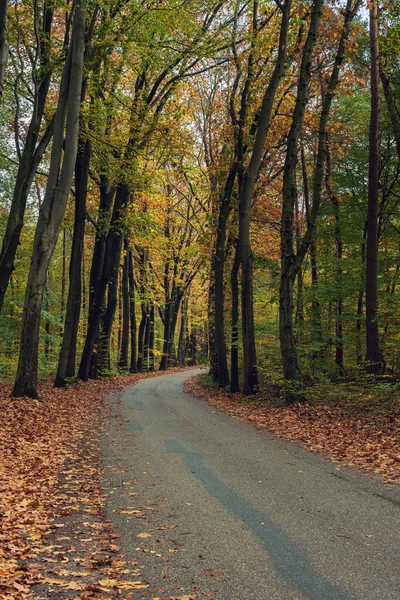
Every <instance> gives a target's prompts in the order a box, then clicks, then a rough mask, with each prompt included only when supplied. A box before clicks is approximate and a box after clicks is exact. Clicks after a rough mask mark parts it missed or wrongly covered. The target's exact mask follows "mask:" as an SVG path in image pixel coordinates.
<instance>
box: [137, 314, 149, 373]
mask: <svg viewBox="0 0 400 600" xmlns="http://www.w3.org/2000/svg"><path fill="white" fill-rule="evenodd" d="M141 309H142V318H141V320H140V324H139V335H138V359H137V371H138V373H142V372H143V369H144V344H145V333H146V324H147V318H148V307H147V303H146V302H142V304H141Z"/></svg>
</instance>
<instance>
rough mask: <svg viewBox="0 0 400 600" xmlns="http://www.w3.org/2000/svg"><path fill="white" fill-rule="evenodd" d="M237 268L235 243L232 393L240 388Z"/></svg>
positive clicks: (232, 278) (233, 266) (232, 272)
mask: <svg viewBox="0 0 400 600" xmlns="http://www.w3.org/2000/svg"><path fill="white" fill-rule="evenodd" d="M239 269H240V256H239V249H238V246H237V244H236V250H235V258H234V261H233V265H232V271H231V292H232V313H231V335H232V346H231V387H230V391H231V392H232V393H234V392H238V391H239V390H240V385H239V348H238V345H239V278H238V274H239Z"/></svg>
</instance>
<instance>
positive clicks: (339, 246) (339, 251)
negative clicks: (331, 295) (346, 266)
mask: <svg viewBox="0 0 400 600" xmlns="http://www.w3.org/2000/svg"><path fill="white" fill-rule="evenodd" d="M331 179H332V163H331V153H330V149H329V146H327V151H326V191H327V195H328V198H329V200H330V201H331V203H332V207H333V213H334V217H335V250H336V252H335V254H336V269H335V271H336V311H335V312H336V319H335V363H336V365H337V367H338V369H339V372H340V373H343V371H344V358H343V265H342V258H343V241H342V228H341V221H340V203H339V199H338V197H337V195H336V194H335V192H334V190H333V187H332V181H331Z"/></svg>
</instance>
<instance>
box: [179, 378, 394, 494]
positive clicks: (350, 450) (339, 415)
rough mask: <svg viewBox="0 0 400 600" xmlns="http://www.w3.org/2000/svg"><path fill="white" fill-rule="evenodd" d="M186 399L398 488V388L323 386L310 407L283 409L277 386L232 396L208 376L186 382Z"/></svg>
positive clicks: (314, 391)
mask: <svg viewBox="0 0 400 600" xmlns="http://www.w3.org/2000/svg"><path fill="white" fill-rule="evenodd" d="M184 389H185V391H186V392H187V393H189V394H191V395H192V396H195V397H197V398H201V399H202V400H206V401H207V402H210V403H211V404H213V405H214V406H216V407H217V408H219V409H220V410H222V411H224V412H226V413H229V414H230V415H231V416H233V417H234V418H236V419H239V420H241V421H244V422H246V423H249V424H250V425H253V426H255V427H258V428H262V429H264V430H266V431H268V433H272V434H274V435H276V436H279V437H283V438H286V439H288V440H291V441H293V442H295V443H297V444H299V445H301V446H303V447H305V448H307V449H308V450H311V451H312V452H322V453H324V454H325V455H326V456H329V458H331V459H332V460H333V461H337V462H338V463H340V464H343V465H348V466H352V467H357V468H359V469H361V470H363V471H364V472H367V473H370V474H371V473H373V474H374V475H376V476H378V477H379V478H381V479H383V481H384V482H386V483H388V484H391V483H393V484H394V483H396V484H398V483H400V435H399V433H400V389H399V386H398V384H397V385H395V386H393V385H388V384H376V385H372V384H368V383H366V382H363V383H362V382H348V381H346V382H343V383H340V382H336V383H332V382H329V383H326V382H324V383H321V384H316V385H313V386H312V387H309V388H308V390H307V391H306V397H307V402H306V403H304V404H303V403H302V404H299V403H297V404H293V405H291V406H285V405H284V403H283V395H282V390H281V388H280V387H279V386H277V385H273V386H271V387H270V388H268V387H267V386H265V388H264V389H263V390H262V391H261V392H260V393H258V394H256V395H255V396H252V397H251V398H249V396H243V395H242V394H240V393H238V394H228V393H227V392H226V391H223V390H222V391H221V390H219V389H218V388H216V387H215V384H213V383H212V382H211V379H210V377H209V376H207V375H199V376H197V377H194V378H192V379H190V380H188V381H187V382H186V383H185V386H184Z"/></svg>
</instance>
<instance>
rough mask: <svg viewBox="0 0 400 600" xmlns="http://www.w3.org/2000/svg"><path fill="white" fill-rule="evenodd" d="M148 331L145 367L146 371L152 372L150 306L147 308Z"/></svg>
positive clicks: (144, 352)
mask: <svg viewBox="0 0 400 600" xmlns="http://www.w3.org/2000/svg"><path fill="white" fill-rule="evenodd" d="M147 310H148V312H147V319H146V329H145V332H144V350H143V365H144V370H145V371H146V372H148V371H149V370H150V368H149V367H150V337H151V322H150V306H148V307H147Z"/></svg>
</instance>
